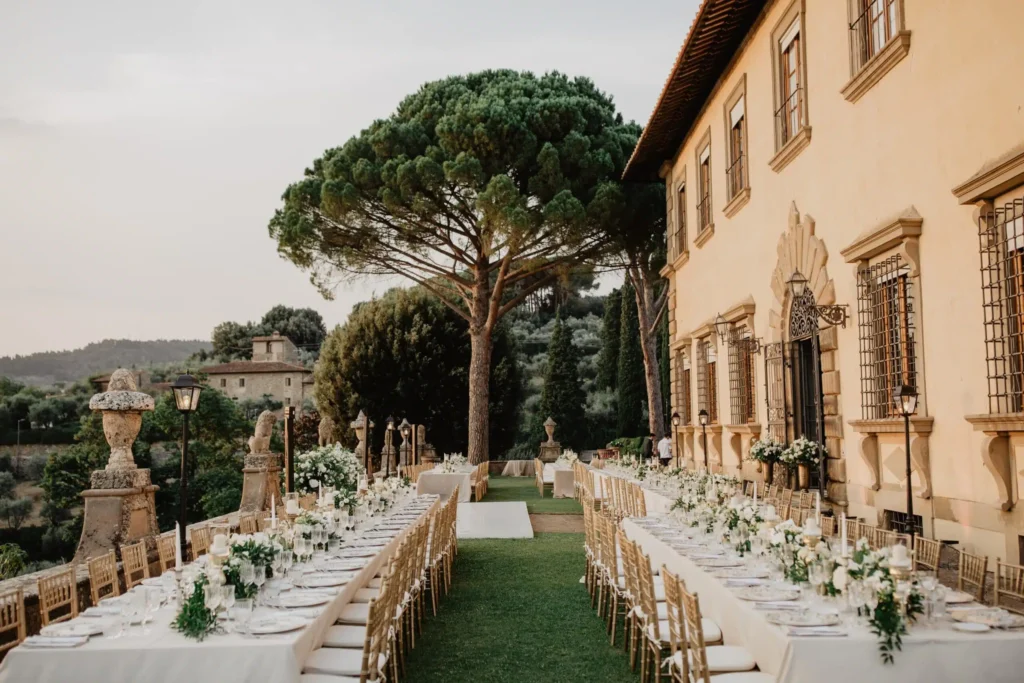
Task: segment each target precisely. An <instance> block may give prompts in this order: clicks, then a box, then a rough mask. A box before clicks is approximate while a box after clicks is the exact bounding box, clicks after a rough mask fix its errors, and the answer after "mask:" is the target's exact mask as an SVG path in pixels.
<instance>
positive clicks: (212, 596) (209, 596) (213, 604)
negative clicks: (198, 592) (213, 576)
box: [203, 583, 224, 614]
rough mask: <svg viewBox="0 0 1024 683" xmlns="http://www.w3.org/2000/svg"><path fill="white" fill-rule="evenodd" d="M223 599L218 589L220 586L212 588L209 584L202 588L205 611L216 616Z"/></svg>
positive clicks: (222, 592) (221, 592)
mask: <svg viewBox="0 0 1024 683" xmlns="http://www.w3.org/2000/svg"><path fill="white" fill-rule="evenodd" d="M223 599H224V591H222V590H221V589H220V586H214V585H212V584H209V583H208V584H206V585H205V586H203V602H204V603H205V604H206V609H208V610H210V611H211V612H213V613H214V614H216V612H217V610H218V609H220V606H221V602H222V601H223Z"/></svg>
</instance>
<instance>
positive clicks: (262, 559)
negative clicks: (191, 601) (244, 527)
mask: <svg viewBox="0 0 1024 683" xmlns="http://www.w3.org/2000/svg"><path fill="white" fill-rule="evenodd" d="M286 546H287V547H290V543H288V542H287V539H286V538H285V537H284V536H283V535H273V536H272V535H269V534H265V533H262V532H259V533H255V534H248V535H243V534H238V535H235V536H232V537H231V540H230V548H229V550H228V559H227V561H226V562H224V565H223V566H222V568H221V569H222V571H223V574H224V579H225V581H226V582H227V584H228V585H231V586H234V587H235V597H236V598H238V599H239V600H243V599H245V598H251V597H253V596H255V595H256V592H257V589H258V587H257V585H256V584H255V583H244V582H243V581H242V576H241V567H242V563H243V561H244V562H248V563H249V564H251V565H253V566H254V567H256V566H261V567H263V568H264V571H265V572H267V573H268V574H269V573H270V571H271V570H270V565H271V564H273V562H274V558H275V557H276V556H277V555H279V554H281V553H282V552H284V551H285V549H286Z"/></svg>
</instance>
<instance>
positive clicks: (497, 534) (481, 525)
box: [455, 501, 533, 538]
mask: <svg viewBox="0 0 1024 683" xmlns="http://www.w3.org/2000/svg"><path fill="white" fill-rule="evenodd" d="M455 534H456V536H458V537H459V538H533V526H532V525H531V524H530V515H529V514H528V513H527V512H526V503H524V502H522V501H516V502H514V503H459V514H458V517H457V518H456V520H455Z"/></svg>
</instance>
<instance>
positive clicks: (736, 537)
mask: <svg viewBox="0 0 1024 683" xmlns="http://www.w3.org/2000/svg"><path fill="white" fill-rule="evenodd" d="M722 510H723V513H722V516H723V522H724V523H725V535H726V541H727V542H728V543H729V544H731V545H732V546H733V547H735V548H736V551H737V552H738V553H739V554H740V555H741V556H742V555H744V554H746V553H749V552H750V537H751V536H752V535H755V534H757V533H758V531H759V530H760V528H761V523H762V522H763V521H764V520H763V519H761V513H760V512H759V511H758V509H757V506H756V505H754V503H753V501H752V500H749V499H747V498H740V499H739V500H737V501H736V502H735V504H730V505H729V506H727V507H725V508H723V509H722Z"/></svg>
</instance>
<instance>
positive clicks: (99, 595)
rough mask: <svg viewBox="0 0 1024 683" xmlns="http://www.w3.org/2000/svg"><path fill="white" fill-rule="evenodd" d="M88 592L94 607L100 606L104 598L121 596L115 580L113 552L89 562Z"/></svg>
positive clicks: (115, 559) (115, 564) (115, 563)
mask: <svg viewBox="0 0 1024 683" xmlns="http://www.w3.org/2000/svg"><path fill="white" fill-rule="evenodd" d="M89 591H90V593H91V594H92V604H94V605H98V604H100V600H102V599H104V598H112V597H113V598H116V597H117V596H118V595H120V594H121V586H120V583H119V581H118V579H117V558H116V557H115V556H114V551H113V550H111V551H110V552H108V553H107V554H106V555H101V556H100V557H94V558H92V559H91V560H89Z"/></svg>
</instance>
